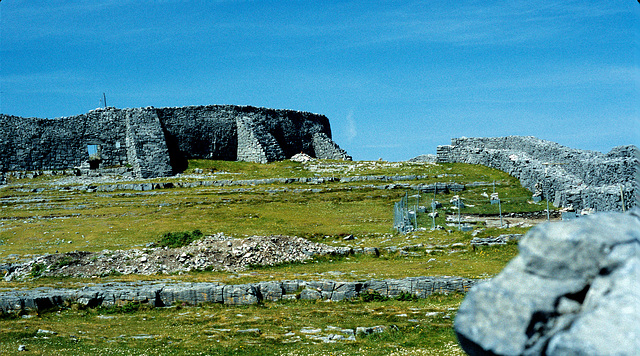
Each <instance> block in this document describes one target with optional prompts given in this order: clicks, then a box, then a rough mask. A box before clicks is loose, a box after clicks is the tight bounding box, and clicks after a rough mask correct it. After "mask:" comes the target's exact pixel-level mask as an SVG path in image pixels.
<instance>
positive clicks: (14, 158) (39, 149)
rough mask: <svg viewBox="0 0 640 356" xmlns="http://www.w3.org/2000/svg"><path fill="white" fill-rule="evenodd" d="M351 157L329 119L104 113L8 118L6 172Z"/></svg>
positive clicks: (193, 109) (1, 163) (147, 171)
mask: <svg viewBox="0 0 640 356" xmlns="http://www.w3.org/2000/svg"><path fill="white" fill-rule="evenodd" d="M300 152H304V153H306V154H309V155H310V156H312V157H316V158H323V159H350V158H351V157H350V156H349V155H348V154H347V153H346V152H345V151H344V150H342V149H341V148H340V147H339V146H338V145H337V144H335V142H333V141H332V140H331V128H330V125H329V120H328V119H327V118H326V117H325V116H323V115H317V114H311V113H306V112H300V111H292V110H274V109H265V108H255V107H251V106H232V105H211V106H189V107H178V108H153V107H147V108H135V109H116V108H105V109H96V110H93V111H90V112H88V113H86V114H82V115H77V116H72V117H63V118H55V119H41V118H22V117H17V116H9V115H0V172H8V171H38V170H64V169H69V168H73V167H83V166H86V167H87V168H104V167H114V166H127V165H129V166H131V167H132V168H133V172H134V174H135V175H136V176H137V177H142V178H147V177H158V176H167V175H170V174H172V173H176V172H180V171H182V170H184V169H185V168H186V165H187V160H188V159H191V158H204V159H220V160H246V161H252V162H271V161H275V160H282V159H286V158H289V157H292V156H293V155H295V154H297V153H300Z"/></svg>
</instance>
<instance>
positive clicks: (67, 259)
mask: <svg viewBox="0 0 640 356" xmlns="http://www.w3.org/2000/svg"><path fill="white" fill-rule="evenodd" d="M77 261H78V260H77V259H75V258H73V257H71V256H62V257H61V258H60V259H59V260H58V261H56V263H55V265H54V267H56V268H62V267H64V266H68V265H70V264H73V263H75V262H77Z"/></svg>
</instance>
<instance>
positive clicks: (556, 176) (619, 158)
mask: <svg viewBox="0 0 640 356" xmlns="http://www.w3.org/2000/svg"><path fill="white" fill-rule="evenodd" d="M437 156H438V161H439V162H462V163H472V164H481V165H485V166H488V167H491V168H496V169H499V170H501V171H505V172H507V173H509V174H511V175H512V176H514V177H516V178H518V179H519V180H520V182H521V183H522V185H523V186H524V187H525V188H527V189H529V190H530V191H532V192H533V193H534V194H537V195H539V196H542V197H544V198H548V199H549V200H550V201H551V202H552V203H553V204H554V205H556V206H560V207H573V208H575V209H576V210H579V209H585V208H592V209H595V210H596V211H623V210H629V209H631V208H632V207H634V206H639V204H638V202H639V201H640V198H639V194H640V188H639V186H638V184H639V182H640V151H639V150H638V148H637V147H636V146H633V145H629V146H618V147H615V148H613V149H612V150H611V151H610V152H609V153H607V154H604V153H600V152H596V151H586V150H578V149H572V148H568V147H565V146H562V145H559V144H557V143H554V142H550V141H545V140H541V139H538V138H535V137H531V136H508V137H480V138H454V139H452V140H451V145H446V146H438V152H437ZM623 206H624V209H623Z"/></svg>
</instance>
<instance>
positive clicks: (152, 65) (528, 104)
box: [0, 0, 640, 160]
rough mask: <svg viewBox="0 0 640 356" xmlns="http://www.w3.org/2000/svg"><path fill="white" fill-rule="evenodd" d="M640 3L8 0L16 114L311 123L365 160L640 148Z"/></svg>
mask: <svg viewBox="0 0 640 356" xmlns="http://www.w3.org/2000/svg"><path fill="white" fill-rule="evenodd" d="M639 48H640V4H638V2H637V1H636V0H561V1H556V0H526V1H525V0H510V1H502V0H501V1H493V0H487V1H468V0H456V1H445V0H423V1H411V0H407V1H399V0H397V1H375V0H368V1H309V0H304V1H287V0H281V1H248V0H247V1H241V0H237V1H234V0H217V1H216V0H209V1H188V0H179V1H178V0H157V1H148V0H102V1H97V0H96V1H89V0H86V1H75V0H64V1H60V0H47V1H41V0H29V1H27V0H3V1H1V2H0V113H4V114H10V115H18V116H26V117H49V118H51V117H59V116H70V115H76V114H81V113H85V112H87V111H89V110H91V109H94V108H96V107H98V106H100V104H101V103H100V100H101V99H102V93H103V92H104V93H106V95H107V104H109V105H110V106H116V107H118V108H126V107H144V106H155V107H164V106H186V105H207V104H237V105H252V106H263V107H270V108H278V109H294V110H303V111H311V112H315V113H320V114H324V115H326V116H327V117H328V118H329V120H330V121H331V125H332V131H333V138H334V140H335V141H336V142H337V143H338V144H339V145H340V146H341V147H343V148H345V149H346V150H347V151H348V152H349V153H350V154H351V155H353V157H354V159H357V160H369V159H378V158H379V157H381V158H383V159H385V160H405V159H408V158H411V157H414V156H417V155H419V154H423V153H435V148H436V146H437V145H441V144H449V143H450V139H451V138H452V137H461V136H467V137H473V136H506V135H532V136H537V137H539V138H542V139H546V140H551V141H555V142H559V143H560V144H563V145H566V146H569V147H574V148H580V149H591V150H598V151H603V152H607V151H609V149H611V148H612V147H613V146H617V145H624V144H635V145H638V144H639V143H640V139H639V137H640V50H639Z"/></svg>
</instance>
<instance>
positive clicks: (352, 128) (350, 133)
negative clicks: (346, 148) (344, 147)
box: [347, 111, 358, 142]
mask: <svg viewBox="0 0 640 356" xmlns="http://www.w3.org/2000/svg"><path fill="white" fill-rule="evenodd" d="M356 136H358V130H357V128H356V120H354V119H353V111H349V114H347V141H349V142H351V141H353V139H355V138H356Z"/></svg>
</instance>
